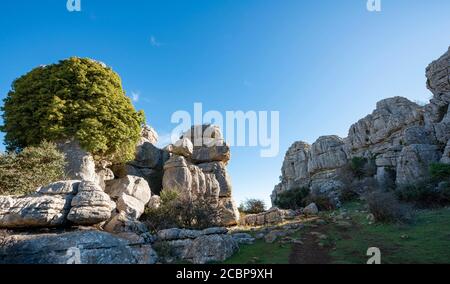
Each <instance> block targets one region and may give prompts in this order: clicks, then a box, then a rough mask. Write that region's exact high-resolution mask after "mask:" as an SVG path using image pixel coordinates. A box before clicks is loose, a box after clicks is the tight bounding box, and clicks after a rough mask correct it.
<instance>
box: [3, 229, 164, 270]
mask: <svg viewBox="0 0 450 284" xmlns="http://www.w3.org/2000/svg"><path fill="white" fill-rule="evenodd" d="M11 238H12V239H13V245H11V246H8V247H2V248H0V263H1V264H74V263H78V264H154V263H156V262H157V261H158V257H157V254H156V252H155V251H154V250H153V248H152V247H151V245H149V244H145V243H131V242H130V241H128V240H126V239H121V238H117V237H115V236H113V235H111V234H108V233H105V232H100V231H78V232H68V233H63V234H40V235H32V234H31V235H30V234H28V235H13V236H12V237H11ZM77 256H79V259H77Z"/></svg>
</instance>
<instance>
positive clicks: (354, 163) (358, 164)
mask: <svg viewBox="0 0 450 284" xmlns="http://www.w3.org/2000/svg"><path fill="white" fill-rule="evenodd" d="M366 163H367V159H366V158H361V157H354V158H352V160H351V162H350V168H351V169H352V171H353V174H354V175H355V176H356V177H358V178H362V177H364V175H365V173H364V166H365V165H366Z"/></svg>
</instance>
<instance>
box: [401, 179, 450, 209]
mask: <svg viewBox="0 0 450 284" xmlns="http://www.w3.org/2000/svg"><path fill="white" fill-rule="evenodd" d="M396 195H397V197H398V199H399V200H401V201H404V202H410V203H414V204H415V205H416V206H418V207H420V208H429V207H440V206H445V205H448V204H450V183H448V182H441V183H439V184H436V183H434V182H432V181H430V180H424V181H421V182H419V183H416V184H412V185H406V186H402V187H400V188H398V189H397V190H396Z"/></svg>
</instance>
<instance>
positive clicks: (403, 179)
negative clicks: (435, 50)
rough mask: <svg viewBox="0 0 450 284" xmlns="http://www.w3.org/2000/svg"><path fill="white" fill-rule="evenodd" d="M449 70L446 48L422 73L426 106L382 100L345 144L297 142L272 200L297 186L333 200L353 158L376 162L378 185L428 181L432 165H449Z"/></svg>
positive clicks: (396, 99)
mask: <svg viewBox="0 0 450 284" xmlns="http://www.w3.org/2000/svg"><path fill="white" fill-rule="evenodd" d="M449 70H450V49H449V51H448V52H447V53H446V54H444V55H443V56H442V57H440V58H439V59H438V60H436V61H434V62H432V63H431V64H430V65H429V66H428V68H427V69H426V76H427V79H428V81H427V86H428V88H429V90H430V91H431V92H432V93H433V98H432V99H431V100H430V103H429V104H427V105H425V106H419V105H418V104H416V103H413V102H411V101H409V100H408V99H406V98H402V97H394V98H389V99H385V100H382V101H380V102H378V103H377V106H376V109H375V110H374V111H373V113H372V114H370V115H368V116H366V117H365V118H363V119H361V120H359V121H358V122H357V123H355V124H354V125H352V126H351V127H350V130H349V132H348V136H347V137H346V138H345V139H341V138H339V137H336V136H325V137H321V138H319V139H318V140H317V141H316V142H314V143H313V144H312V145H311V146H310V145H308V144H307V143H305V142H295V143H294V144H293V145H292V146H291V147H290V148H289V150H288V151H287V153H286V156H285V160H284V163H283V167H282V170H281V171H282V176H281V182H280V184H278V185H276V186H275V188H274V191H273V193H272V201H275V200H276V198H277V196H278V195H279V194H280V193H282V192H285V191H287V190H291V189H294V188H300V187H308V188H310V189H312V191H313V193H317V194H327V195H330V194H331V195H333V194H334V193H336V191H338V190H339V189H340V187H341V186H342V184H341V183H340V179H341V176H340V172H339V169H340V168H342V167H343V166H345V165H346V164H348V163H349V162H350V160H351V159H352V158H354V157H365V158H368V159H370V160H373V161H374V162H375V165H376V171H375V172H376V175H375V177H376V180H378V182H379V183H380V184H392V183H393V184H397V185H403V184H407V183H412V182H416V181H417V180H419V179H421V178H427V176H428V167H429V165H430V163H433V162H438V161H440V162H443V163H450V158H449V157H450V154H449V153H450V146H448V145H449V143H450V142H449V140H450V112H449V107H448V106H449V103H450V75H449V74H450V71H449Z"/></svg>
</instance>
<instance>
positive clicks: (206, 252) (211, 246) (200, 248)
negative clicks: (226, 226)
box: [183, 235, 239, 264]
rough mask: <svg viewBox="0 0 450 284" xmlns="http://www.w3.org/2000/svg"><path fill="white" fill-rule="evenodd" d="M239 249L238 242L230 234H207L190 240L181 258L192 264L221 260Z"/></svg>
mask: <svg viewBox="0 0 450 284" xmlns="http://www.w3.org/2000/svg"><path fill="white" fill-rule="evenodd" d="M238 250H239V245H238V243H237V242H236V241H235V240H234V239H233V238H232V237H231V236H230V235H207V236H201V237H199V238H196V239H195V240H193V241H192V243H191V245H189V246H188V247H187V248H186V250H185V253H184V257H183V259H184V260H186V261H189V262H192V263H193V264H205V263H210V262H221V261H225V260H226V259H228V258H230V257H231V256H232V255H233V254H235V253H236V252H237V251H238Z"/></svg>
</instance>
